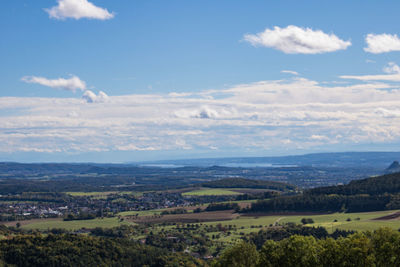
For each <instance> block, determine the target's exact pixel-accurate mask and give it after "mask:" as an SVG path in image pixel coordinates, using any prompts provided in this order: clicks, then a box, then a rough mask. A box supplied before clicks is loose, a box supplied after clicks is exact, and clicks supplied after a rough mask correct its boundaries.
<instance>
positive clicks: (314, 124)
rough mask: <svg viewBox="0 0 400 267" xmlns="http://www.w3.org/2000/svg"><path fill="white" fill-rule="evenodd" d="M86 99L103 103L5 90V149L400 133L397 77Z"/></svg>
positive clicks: (273, 145)
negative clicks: (21, 94) (20, 94)
mask: <svg viewBox="0 0 400 267" xmlns="http://www.w3.org/2000/svg"><path fill="white" fill-rule="evenodd" d="M389 66H392V67H393V66H394V65H393V64H390V65H389ZM331 84H332V83H331ZM182 95H183V96H184V97H182ZM84 99H85V100H86V101H89V102H93V103H99V102H102V103H103V104H101V105H96V104H91V105H89V104H85V103H83V101H82V99H79V98H38V97H0V114H4V115H2V116H0V125H1V128H0V152H16V151H36V152H40V151H42V152H62V153H81V152H90V151H142V150H148V151H154V150H163V151H168V150H186V149H191V150H193V151H195V150H196V149H200V150H201V149H203V150H209V149H212V148H213V147H217V148H218V151H222V152H223V151H233V150H237V151H253V150H257V151H262V150H265V149H268V151H271V150H275V151H282V149H285V150H286V149H292V148H299V149H300V148H301V149H307V148H313V147H318V146H321V145H324V146H328V145H342V146H346V147H350V146H351V145H352V144H354V143H355V142H357V143H360V144H363V143H365V144H371V143H379V142H383V143H389V144H397V145H398V144H399V143H400V108H399V103H400V86H399V84H393V83H390V84H386V83H383V82H368V81H367V82H365V81H363V82H359V83H357V82H355V84H351V85H347V84H345V85H343V84H334V85H326V84H323V83H318V82H316V81H313V80H308V79H305V78H299V77H295V78H293V77H290V78H289V79H285V80H278V81H274V80H272V81H271V80H269V81H260V82H255V83H249V84H239V85H236V86H233V87H230V88H227V89H222V90H213V91H202V92H198V93H191V94H185V92H182V94H170V95H165V94H144V95H143V94H142V95H140V94H136V95H122V96H106V95H105V94H103V93H98V94H95V93H94V92H92V91H89V90H87V91H85V93H84ZM3 111H7V112H3ZM371 125H373V127H372V126H371Z"/></svg>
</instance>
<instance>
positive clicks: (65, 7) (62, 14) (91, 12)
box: [45, 0, 114, 20]
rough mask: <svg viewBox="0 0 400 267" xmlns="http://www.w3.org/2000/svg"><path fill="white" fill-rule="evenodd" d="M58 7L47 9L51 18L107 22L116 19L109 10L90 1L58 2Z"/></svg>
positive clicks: (58, 0) (65, 0) (71, 0)
mask: <svg viewBox="0 0 400 267" xmlns="http://www.w3.org/2000/svg"><path fill="white" fill-rule="evenodd" d="M57 2H58V5H57V6H53V7H51V8H46V9H45V11H46V12H47V13H48V14H49V16H50V18H54V19H60V20H62V19H66V18H73V19H82V18H88V19H99V20H107V19H111V18H113V17H114V14H113V13H110V12H109V11H108V10H107V9H105V8H101V7H98V6H95V5H94V4H93V3H91V2H89V1H88V0H57Z"/></svg>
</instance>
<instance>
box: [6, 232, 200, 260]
mask: <svg viewBox="0 0 400 267" xmlns="http://www.w3.org/2000/svg"><path fill="white" fill-rule="evenodd" d="M181 265H183V266H203V265H204V264H203V263H202V261H200V260H197V259H195V258H193V257H191V256H189V255H187V254H181V253H173V254H172V253H170V252H168V251H167V250H165V249H160V248H156V247H152V246H147V245H142V244H139V243H137V242H133V241H130V240H127V239H115V238H99V237H91V236H85V235H72V234H59V235H53V234H49V235H46V236H44V235H39V234H36V235H17V236H14V237H13V238H10V239H5V240H1V241H0V266H31V267H35V266H85V267H87V266H181Z"/></svg>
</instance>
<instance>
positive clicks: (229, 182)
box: [201, 178, 296, 191]
mask: <svg viewBox="0 0 400 267" xmlns="http://www.w3.org/2000/svg"><path fill="white" fill-rule="evenodd" d="M201 185H202V186H204V187H211V188H255V189H270V190H277V191H291V190H295V189H296V187H295V186H294V185H290V184H287V183H282V182H274V181H262V180H253V179H245V178H225V179H220V180H216V181H211V182H206V183H202V184H201Z"/></svg>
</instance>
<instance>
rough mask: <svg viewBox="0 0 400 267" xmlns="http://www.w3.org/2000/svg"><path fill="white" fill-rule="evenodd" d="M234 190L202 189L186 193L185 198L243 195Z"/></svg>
mask: <svg viewBox="0 0 400 267" xmlns="http://www.w3.org/2000/svg"><path fill="white" fill-rule="evenodd" d="M232 190H233V188H229V189H226V188H201V189H198V190H193V191H190V192H185V193H183V194H182V195H184V196H229V195H241V194H242V193H239V192H235V191H232Z"/></svg>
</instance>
